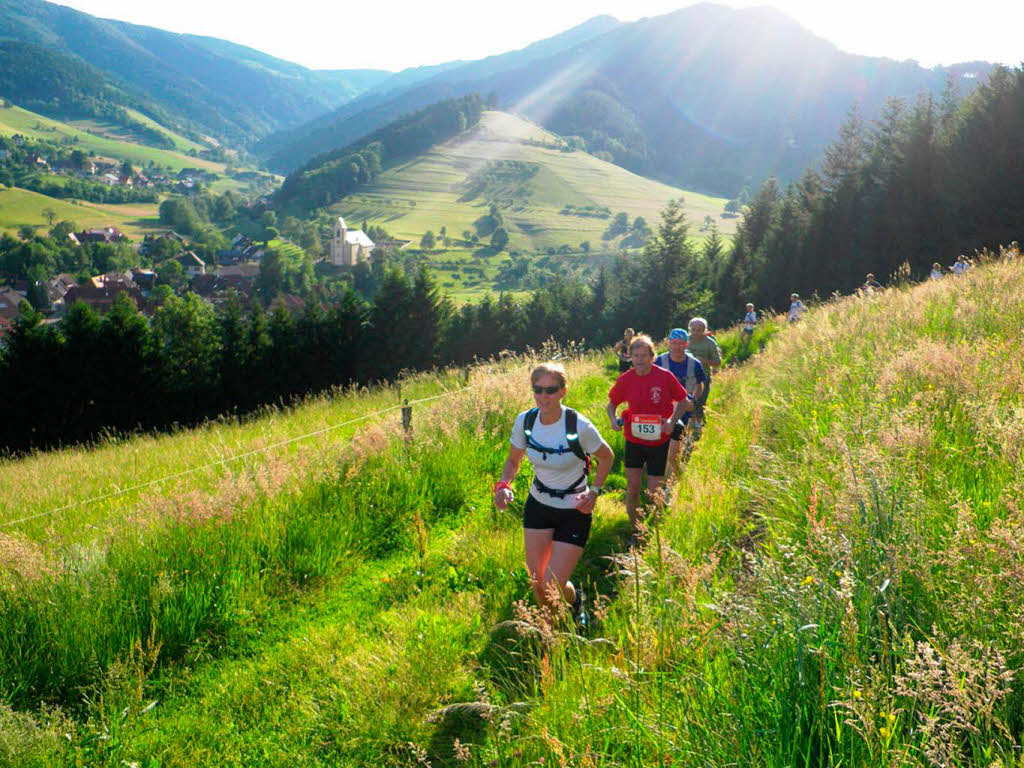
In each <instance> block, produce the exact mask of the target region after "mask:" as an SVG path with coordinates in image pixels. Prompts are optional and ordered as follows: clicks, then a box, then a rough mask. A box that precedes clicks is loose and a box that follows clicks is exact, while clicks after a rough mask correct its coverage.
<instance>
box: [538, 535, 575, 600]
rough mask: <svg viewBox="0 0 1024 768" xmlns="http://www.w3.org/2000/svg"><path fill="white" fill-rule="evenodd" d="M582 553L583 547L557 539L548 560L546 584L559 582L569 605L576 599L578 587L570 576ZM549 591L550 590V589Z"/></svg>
mask: <svg viewBox="0 0 1024 768" xmlns="http://www.w3.org/2000/svg"><path fill="white" fill-rule="evenodd" d="M582 554H583V547H577V546H576V545H575V544H566V543H565V542H564V541H556V542H553V543H552V544H551V558H550V560H548V568H547V572H546V573H545V579H546V584H545V586H547V584H548V583H551V584H557V585H558V588H559V590H561V593H562V597H563V598H564V600H565V601H566V602H567V603H569V605H572V604H573V602H574V601H575V600H576V588H575V587H574V586H573V583H572V582H571V581H569V577H570V576H572V572H573V569H575V568H576V563H578V562H579V559H580V555H582ZM548 591H549V592H550V590H548Z"/></svg>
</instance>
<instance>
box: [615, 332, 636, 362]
mask: <svg viewBox="0 0 1024 768" xmlns="http://www.w3.org/2000/svg"><path fill="white" fill-rule="evenodd" d="M632 341H633V329H632V328H627V329H626V330H624V331H623V332H622V338H621V339H619V340H618V341H617V342H615V346H614V347H612V351H613V352H614V353H615V354H617V355H618V356H619V373H625V372H626V371H628V370H629V369H630V366H632V365H633V363H632V362H631V361H630V359H629V345H630V344H631V343H632Z"/></svg>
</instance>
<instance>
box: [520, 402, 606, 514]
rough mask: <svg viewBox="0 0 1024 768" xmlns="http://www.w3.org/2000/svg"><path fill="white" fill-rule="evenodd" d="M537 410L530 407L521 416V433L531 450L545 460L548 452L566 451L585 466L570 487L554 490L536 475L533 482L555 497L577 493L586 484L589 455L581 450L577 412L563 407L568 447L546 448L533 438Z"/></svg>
mask: <svg viewBox="0 0 1024 768" xmlns="http://www.w3.org/2000/svg"><path fill="white" fill-rule="evenodd" d="M538 414H539V411H538V410H537V409H536V408H531V409H530V410H528V411H527V412H526V416H525V417H524V418H523V433H524V434H525V435H526V446H527V447H528V448H533V450H535V451H537V452H538V453H540V454H542V455H543V457H544V459H545V460H547V458H548V454H549V453H554V454H556V455H559V456H560V455H561V454H563V453H566V452H570V453H574V454H575V455H576V456H577V457H578V458H579V459H580V460H581V461H583V462H585V464H586V466H585V467H584V469H583V475H582V476H581V477H580V478H579V480H577V481H576V482H575V483H573V484H572V487H571V488H567V489H565V490H556V489H553V488H548V487H547V486H546V485H544V484H543V483H541V481H540V480H538V479H537V478H536V477H534V479H533V482H534V485H536V486H537V487H538V488H539V489H540V490H541V491H543V492H544V493H547V494H549V495H550V496H555V497H556V498H564V497H565V496H568V495H569V494H572V493H578V492H579V491H581V490H582V489H583V488H584V487H586V484H587V477H588V476H589V475H590V456H589V454H587V452H586V451H584V450H583V446H582V445H580V435H579V432H578V424H579V419H578V417H579V414H578V413H576V411H574V410H573V409H572V408H566V409H565V441H566V442H567V443H568V444H569V447H568V448H563V447H562V446H558V447H557V448H548V447H547V446H546V445H541V444H540V443H538V442H537V441H536V440H534V439H533V425H534V424H536V423H537V415H538Z"/></svg>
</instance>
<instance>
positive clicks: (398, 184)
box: [333, 112, 736, 250]
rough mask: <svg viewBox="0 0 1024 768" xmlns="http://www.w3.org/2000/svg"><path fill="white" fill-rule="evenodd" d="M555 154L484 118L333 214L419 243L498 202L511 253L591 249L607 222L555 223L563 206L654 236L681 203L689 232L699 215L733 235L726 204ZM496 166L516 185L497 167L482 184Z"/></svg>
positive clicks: (578, 218)
mask: <svg viewBox="0 0 1024 768" xmlns="http://www.w3.org/2000/svg"><path fill="white" fill-rule="evenodd" d="M558 145H559V139H558V138H557V137H555V136H554V135H553V134H551V133H548V132H547V131H545V130H544V129H542V128H540V127H539V126H537V125H535V124H533V123H530V122H529V121H527V120H524V119H522V118H520V117H517V116H515V115H510V114H507V113H503V112H485V113H484V115H483V117H482V118H481V122H480V126H479V127H478V128H477V129H475V130H473V131H470V132H468V133H467V134H465V135H463V136H460V137H458V138H456V139H453V140H451V141H448V142H446V143H444V144H441V145H439V146H437V147H435V148H434V149H432V150H431V151H429V152H427V153H425V154H423V155H421V156H419V157H417V158H415V159H414V160H412V161H409V162H406V163H401V164H400V165H398V166H396V167H394V168H391V169H389V170H387V171H386V172H384V173H382V174H381V175H380V176H378V177H377V179H376V180H375V181H374V182H373V183H372V184H371V185H369V187H367V188H365V189H364V190H362V191H360V193H358V194H354V195H350V196H349V197H347V198H345V199H344V200H342V201H341V202H340V203H338V204H337V205H336V206H334V209H333V210H335V211H336V212H338V213H340V214H341V215H343V216H345V217H346V219H348V220H351V221H353V222H361V221H363V220H364V219H365V220H369V221H370V222H372V223H375V224H380V225H382V226H384V227H385V228H386V229H387V230H388V231H389V232H391V233H392V234H395V235H397V236H399V237H403V238H411V239H415V240H416V241H417V242H418V241H419V238H420V237H421V236H422V235H423V233H424V232H426V231H427V230H432V231H433V232H434V233H435V234H437V232H438V230H439V229H440V227H441V226H445V227H447V231H448V234H449V237H453V236H454V237H460V236H461V234H462V232H463V231H464V230H470V231H473V230H474V222H475V221H476V220H477V219H479V218H480V217H481V216H483V215H486V214H487V210H488V206H489V204H490V203H491V202H498V203H499V205H500V207H501V209H502V213H503V215H504V217H505V221H506V225H507V227H508V231H509V235H510V237H511V243H510V247H513V248H520V249H527V250H532V249H534V248H546V247H548V246H556V247H557V246H560V245H569V246H572V247H573V248H575V247H577V246H578V245H579V244H580V242H582V241H584V240H589V241H590V243H591V245H592V247H593V248H595V249H597V248H599V247H600V246H601V244H602V239H601V235H602V233H603V232H604V231H605V229H607V226H608V224H609V222H610V219H601V218H594V217H593V216H582V215H576V214H563V213H561V211H562V210H563V209H564V208H565V206H570V205H571V206H575V207H576V209H577V210H578V209H581V208H586V207H587V206H594V207H598V208H600V207H604V208H607V209H609V210H610V211H611V215H612V216H614V215H615V214H616V213H618V212H619V211H625V212H627V213H628V214H629V215H630V219H631V220H632V219H633V218H635V217H636V216H643V217H644V218H645V219H646V220H647V222H648V223H649V224H650V225H652V226H653V225H654V224H655V223H656V222H657V220H658V214H659V212H660V210H661V208H662V207H663V206H664V204H665V203H666V202H667V201H668V200H669V199H671V198H673V197H679V196H683V197H684V198H685V200H686V205H685V210H686V213H687V216H688V218H689V221H690V222H691V223H692V224H694V229H695V230H696V228H697V227H698V226H699V225H700V224H701V222H702V221H703V219H704V216H706V215H710V216H712V218H714V219H715V220H716V221H717V222H718V224H719V227H720V229H721V231H722V232H723V233H724V234H732V232H733V231H734V230H735V222H736V219H721V218H720V216H721V213H722V211H723V207H724V205H725V203H726V201H725V200H724V199H721V198H713V197H707V196H705V195H699V194H697V193H694V192H688V191H686V190H681V189H676V188H674V187H669V186H667V185H665V184H660V183H658V182H656V181H652V180H650V179H645V178H643V177H641V176H637V175H635V174H632V173H629V172H628V171H625V170H623V169H622V168H619V167H618V166H615V165H612V164H611V163H606V162H604V161H602V160H599V159H597V158H596V157H593V156H592V155H588V154H587V153H585V152H562V151H559V150H558V149H557V147H558ZM495 161H502V162H503V163H505V164H508V163H519V164H525V165H521V166H520V169H522V170H521V171H520V173H519V174H518V175H517V174H516V170H515V168H514V167H512V166H509V165H505V166H504V169H502V168H499V169H498V173H492V174H490V177H489V178H488V175H487V171H488V164H489V163H494V162H495ZM492 168H493V166H492ZM510 168H511V170H508V169H510ZM502 170H505V171H506V172H505V173H502ZM531 173H532V174H533V175H530V174H531Z"/></svg>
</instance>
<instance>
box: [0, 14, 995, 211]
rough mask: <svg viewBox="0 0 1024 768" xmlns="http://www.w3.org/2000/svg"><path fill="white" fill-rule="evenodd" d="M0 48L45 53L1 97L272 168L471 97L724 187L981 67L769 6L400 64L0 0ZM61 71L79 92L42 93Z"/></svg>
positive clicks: (628, 159) (672, 173) (729, 192)
mask: <svg viewBox="0 0 1024 768" xmlns="http://www.w3.org/2000/svg"><path fill="white" fill-rule="evenodd" d="M0 41H8V43H7V44H6V45H5V47H4V49H3V50H2V51H0V55H2V56H5V57H6V58H5V59H4V62H5V66H9V67H10V68H11V71H15V69H17V70H18V71H20V72H22V73H27V72H29V71H30V70H34V69H35V68H36V64H27V62H40V61H41V62H43V63H44V64H45V66H44V67H43V69H44V70H45V71H46V72H47V74H46V76H42V75H41V74H40V75H39V76H38V77H36V78H35V79H34V80H33V79H32V78H31V77H30V76H29V75H27V74H26V75H25V76H24V77H21V76H20V75H19V77H20V78H21V79H19V81H18V82H17V83H14V84H13V85H12V84H11V82H7V83H6V84H5V82H4V78H3V77H0V96H3V97H5V98H10V99H11V100H13V101H15V102H16V103H19V101H26V100H27V101H28V102H30V103H31V105H32V108H33V109H34V110H36V111H40V112H44V113H45V111H46V110H45V107H46V106H47V102H50V104H49V106H50V114H53V113H54V112H60V111H61V110H64V111H67V110H68V109H70V108H71V107H74V108H75V109H81V108H83V107H82V105H83V104H87V105H88V104H91V105H92V106H93V107H95V105H96V103H101V107H100V108H97V109H99V111H100V112H102V113H103V114H110V113H113V114H121V113H120V112H118V109H117V108H122V107H124V108H131V109H133V110H138V111H140V112H142V113H144V114H146V115H147V116H149V117H151V118H153V119H155V120H157V121H158V122H161V123H162V124H164V125H167V126H168V127H170V128H172V129H174V130H177V131H178V132H180V133H182V134H184V135H187V136H189V137H191V138H194V139H195V138H201V137H209V138H212V139H213V140H215V142H219V143H222V144H226V145H228V146H230V147H236V148H246V149H248V150H249V151H250V152H251V153H253V154H254V155H255V156H256V157H257V158H259V159H260V160H261V161H262V162H263V163H265V164H266V166H267V167H268V168H270V169H271V170H274V171H278V172H282V173H286V172H289V171H291V170H294V169H296V168H298V167H300V166H302V165H303V164H305V163H306V162H307V161H309V159H310V158H312V157H314V156H316V155H319V154H322V153H325V152H330V151H332V150H335V149H337V148H339V147H344V146H346V145H348V144H351V143H352V142H353V141H356V140H357V139H359V138H361V137H362V136H365V135H367V134H369V133H371V132H373V131H375V130H377V129H379V128H381V127H382V126H385V125H387V124H388V123H391V122H393V121H394V120H396V119H397V118H399V117H401V116H403V115H407V114H410V113H412V112H415V111H416V110H418V109H421V108H423V107H426V106H429V105H431V104H434V103H437V102H439V101H441V100H444V99H450V98H457V97H460V96H464V95H467V94H470V93H479V94H481V95H482V96H483V97H484V98H485V99H486V100H487V102H488V103H489V104H490V105H491V106H495V107H500V108H501V109H504V110H506V111H510V112H514V113H518V114H521V115H523V116H525V117H527V118H529V119H530V120H532V121H534V122H536V123H538V124H540V125H542V126H543V127H545V128H546V129H548V130H550V131H553V132H555V133H557V134H560V135H561V136H564V137H575V138H573V139H572V141H573V142H574V145H577V146H580V147H583V148H585V149H586V150H587V151H589V152H591V153H592V154H595V155H597V156H598V157H601V158H603V159H605V160H610V161H612V162H614V163H616V164H617V165H620V166H622V167H624V168H626V169H628V170H631V171H633V172H635V173H639V174H642V175H646V176H650V177H654V178H658V179H660V180H662V181H665V182H668V183H671V184H673V185H677V186H683V187H687V188H695V189H701V190H705V191H708V192H711V193H715V194H720V195H726V196H735V195H737V194H739V192H740V190H741V189H743V188H744V187H745V186H753V185H755V184H757V183H758V182H760V181H761V180H762V179H764V178H767V177H768V176H773V175H774V176H777V177H779V178H781V179H783V180H787V179H792V178H794V177H796V176H798V175H799V174H800V173H801V172H802V171H803V170H804V169H805V168H806V167H808V166H809V165H811V164H813V163H814V162H816V161H817V160H818V159H819V158H820V156H821V153H822V151H823V149H824V147H825V146H826V145H827V144H828V142H830V141H831V140H832V139H833V138H834V137H835V135H836V132H837V130H838V128H839V126H840V124H841V123H842V121H843V120H844V119H845V117H846V116H847V115H848V113H849V111H850V110H851V109H852V108H856V109H858V110H859V111H860V113H861V115H862V116H863V117H864V118H867V119H869V120H870V119H872V118H874V117H876V116H877V115H878V114H879V113H880V111H881V109H882V107H883V105H884V103H885V102H886V101H887V100H889V99H892V98H902V99H913V98H915V97H917V96H918V95H919V94H922V93H923V94H930V95H932V96H933V97H934V96H938V95H939V94H941V93H942V92H943V90H944V89H945V88H947V87H948V86H947V84H948V83H952V86H953V87H954V89H955V90H958V91H959V92H960V94H961V95H962V94H965V93H966V92H968V91H969V90H971V89H972V88H973V87H975V85H976V84H977V83H979V82H983V81H984V78H985V76H986V75H987V74H988V72H989V71H990V70H991V68H992V66H991V65H989V64H987V63H984V62H977V63H971V64H963V65H957V66H954V67H946V68H934V69H925V68H922V67H920V66H918V65H917V64H916V63H915V62H912V61H904V62H897V61H893V60H890V59H883V58H872V57H865V56H858V55H854V54H849V53H845V52H843V51H840V50H839V49H838V48H836V46H834V45H832V44H831V43H829V42H827V41H825V40H823V39H821V38H819V37H816V36H815V35H813V34H811V33H810V32H808V31H807V30H806V29H804V28H803V27H801V26H800V25H799V24H798V23H797V22H795V21H794V20H793V19H791V18H790V17H788V16H786V15H784V14H782V13H780V12H778V11H775V10H772V9H770V8H766V7H761V8H747V9H741V10H733V9H730V8H727V7H724V6H719V5H713V4H708V3H703V4H699V5H694V6H690V7H687V8H683V9H681V10H679V11H676V12H674V13H670V14H667V15H663V16H658V17H654V18H647V19H641V20H639V21H636V22H632V23H623V22H620V21H617V20H616V19H614V18H612V17H610V16H597V17H595V18H593V19H590V20H589V21H586V22H584V23H583V24H580V25H578V26H576V27H573V28H572V29H569V30H567V31H565V32H563V33H561V34H559V35H555V36H553V37H550V38H547V39H545V40H541V41H538V42H536V43H534V44H532V45H530V46H527V47H526V48H524V49H522V50H519V51H512V52H508V53H505V54H501V55H498V56H491V57H488V58H485V59H481V60H478V61H468V62H467V61H449V62H446V63H441V64H437V65H433V66H427V67H418V68H413V69H407V70H403V71H402V72H399V73H390V72H385V71H381V70H311V69H307V68H305V67H302V66H300V65H298V64H294V63H291V62H287V61H283V60H281V59H277V58H275V57H272V56H269V55H267V54H264V53H262V52H260V51H257V50H254V49H252V48H248V47H245V46H242V45H238V44H235V43H232V42H228V41H225V40H220V39H216V38H210V37H203V36H198V35H186V34H176V33H171V32H166V31H163V30H159V29H154V28H151V27H143V26H137V25H133V24H128V23H125V22H121V21H114V20H105V19H99V18H96V17H93V16H90V15H88V14H85V13H81V12H79V11H75V10H72V9H70V8H66V7H63V6H59V5H55V4H52V3H48V2H44V0H4V2H3V3H2V4H0ZM44 52H45V53H44ZM62 72H64V73H65V74H66V76H65V77H64V80H67V79H68V78H71V77H72V75H73V77H74V78H75V79H76V82H82V83H84V84H85V85H83V88H85V90H86V91H88V93H89V94H91V95H89V97H88V98H84V99H83V98H80V96H81V94H80V93H79V92H78V90H76V89H68V88H64V89H63V90H62V91H61V89H59V88H58V89H57V90H58V91H60V93H58V95H57V96H54V95H53V93H52V91H53V84H54V83H59V82H61V81H62V80H61V78H62V74H61V73H62ZM11 79H12V78H7V80H11ZM33 90H34V91H36V92H35V93H33ZM79 90H80V89H79ZM54 102H56V103H54ZM105 102H110V104H112V105H113V107H109V106H104V104H105ZM69 105H71V106H69ZM211 143H213V142H211Z"/></svg>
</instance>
